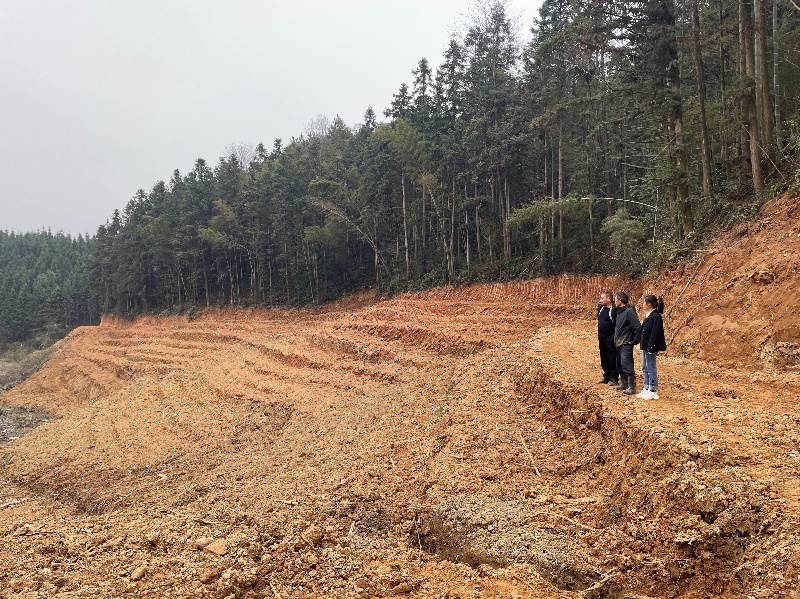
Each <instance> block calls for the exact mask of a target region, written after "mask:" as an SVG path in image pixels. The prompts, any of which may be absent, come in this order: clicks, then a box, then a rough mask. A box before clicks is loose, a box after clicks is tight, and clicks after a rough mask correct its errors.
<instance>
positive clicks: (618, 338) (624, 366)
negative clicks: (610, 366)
mask: <svg viewBox="0 0 800 599" xmlns="http://www.w3.org/2000/svg"><path fill="white" fill-rule="evenodd" d="M615 303H616V305H617V307H616V309H615V310H614V345H615V346H616V348H617V372H618V373H619V375H620V379H621V380H620V383H619V385H617V386H616V387H614V388H615V389H619V390H621V391H622V392H623V393H624V394H625V395H633V394H635V393H636V376H635V375H634V370H633V346H634V345H638V344H639V341H640V339H641V335H642V323H640V322H639V317H638V316H637V314H636V309H635V308H634V307H633V306H629V305H628V294H627V293H625V292H624V291H620V292H619V293H617V296H616V301H615Z"/></svg>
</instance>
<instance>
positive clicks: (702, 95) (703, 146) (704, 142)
mask: <svg viewBox="0 0 800 599" xmlns="http://www.w3.org/2000/svg"><path fill="white" fill-rule="evenodd" d="M697 2H698V0H692V41H693V42H694V67H695V73H696V74H697V97H698V104H699V108H700V152H701V161H702V164H703V195H704V196H706V197H708V196H710V195H711V145H710V143H709V140H708V124H707V122H706V82H705V73H704V69H703V54H702V50H701V47H700V11H699V9H698V6H697Z"/></svg>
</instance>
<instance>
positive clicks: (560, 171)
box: [558, 115, 564, 266]
mask: <svg viewBox="0 0 800 599" xmlns="http://www.w3.org/2000/svg"><path fill="white" fill-rule="evenodd" d="M563 193H564V122H563V121H562V119H561V115H559V116H558V255H559V257H560V258H561V265H562V266H563V265H564V213H563V211H562V210H561V200H562V199H563V197H564V196H563Z"/></svg>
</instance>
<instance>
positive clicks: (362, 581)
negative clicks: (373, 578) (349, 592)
mask: <svg viewBox="0 0 800 599" xmlns="http://www.w3.org/2000/svg"><path fill="white" fill-rule="evenodd" d="M355 584H356V586H357V587H358V588H359V589H368V588H369V580H367V579H366V578H364V577H363V576H362V577H361V578H357V579H356V583H355Z"/></svg>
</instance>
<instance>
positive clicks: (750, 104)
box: [739, 0, 764, 192]
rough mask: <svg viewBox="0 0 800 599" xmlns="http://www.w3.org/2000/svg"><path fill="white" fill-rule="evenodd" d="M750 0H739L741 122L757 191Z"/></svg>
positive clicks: (758, 156) (756, 118)
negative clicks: (742, 76)
mask: <svg viewBox="0 0 800 599" xmlns="http://www.w3.org/2000/svg"><path fill="white" fill-rule="evenodd" d="M752 7H753V2H752V0H740V3H739V8H740V11H741V12H740V13H739V18H740V19H741V24H740V27H739V31H740V35H742V34H743V35H742V40H741V41H742V43H743V46H744V65H745V81H746V85H745V90H744V92H743V93H742V106H743V110H742V112H743V117H744V118H743V123H742V126H743V128H744V131H745V132H746V135H747V140H748V150H749V152H750V169H751V171H752V175H753V189H754V190H755V191H756V192H759V191H761V190H763V189H764V172H763V170H762V168H761V147H760V143H759V140H760V139H761V132H760V131H759V126H758V124H759V123H758V121H759V114H758V101H757V95H758V92H757V90H756V82H755V75H756V70H755V69H756V60H755V48H754V44H753V20H752V14H753V13H752Z"/></svg>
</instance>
